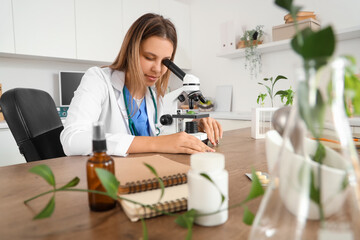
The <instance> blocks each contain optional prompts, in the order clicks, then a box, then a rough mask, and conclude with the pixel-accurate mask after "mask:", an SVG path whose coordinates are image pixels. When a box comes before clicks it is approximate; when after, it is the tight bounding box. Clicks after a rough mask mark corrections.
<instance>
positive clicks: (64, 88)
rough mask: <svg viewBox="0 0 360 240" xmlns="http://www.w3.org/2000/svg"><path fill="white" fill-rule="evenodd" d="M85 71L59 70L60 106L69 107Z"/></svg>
mask: <svg viewBox="0 0 360 240" xmlns="http://www.w3.org/2000/svg"><path fill="white" fill-rule="evenodd" d="M84 74H85V72H80V71H61V72H59V91H60V94H59V95H60V106H62V107H68V106H69V105H70V102H71V99H72V98H73V97H74V92H75V90H76V89H77V88H78V86H79V84H80V81H81V78H82V77H83V75H84Z"/></svg>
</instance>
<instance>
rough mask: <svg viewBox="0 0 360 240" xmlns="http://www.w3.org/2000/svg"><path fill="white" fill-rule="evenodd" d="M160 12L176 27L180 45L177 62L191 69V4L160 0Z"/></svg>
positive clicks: (176, 56)
mask: <svg viewBox="0 0 360 240" xmlns="http://www.w3.org/2000/svg"><path fill="white" fill-rule="evenodd" d="M159 6H160V14H162V15H163V16H164V17H166V18H169V19H170V20H171V21H172V22H173V23H174V25H175V27H176V32H177V36H178V46H177V51H176V55H175V63H176V64H177V65H178V66H179V67H181V68H182V69H191V44H190V41H191V34H190V33H191V32H190V25H191V24H190V21H191V19H190V5H189V4H188V3H184V2H180V1H175V0H172V1H169V0H160V4H159Z"/></svg>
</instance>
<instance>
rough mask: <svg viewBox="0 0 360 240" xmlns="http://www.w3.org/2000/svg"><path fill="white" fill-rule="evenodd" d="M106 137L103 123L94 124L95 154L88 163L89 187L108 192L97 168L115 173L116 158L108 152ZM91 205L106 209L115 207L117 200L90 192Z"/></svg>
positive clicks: (100, 209)
mask: <svg viewBox="0 0 360 240" xmlns="http://www.w3.org/2000/svg"><path fill="white" fill-rule="evenodd" d="M106 150H107V148H106V139H105V133H104V128H103V126H102V124H101V123H95V124H94V126H93V155H92V156H91V157H90V158H89V160H88V161H87V164H86V174H87V183H88V189H91V190H96V191H102V192H106V190H105V188H104V187H103V186H102V184H101V182H100V180H99V178H98V176H97V174H96V172H95V169H96V168H103V169H106V170H108V171H109V172H111V173H113V174H114V169H115V167H114V160H113V159H112V158H111V157H110V156H109V155H107V154H106ZM88 195H89V207H90V209H91V210H92V211H106V210H110V209H112V208H114V207H115V204H116V201H115V200H114V199H112V198H110V197H108V196H105V195H101V194H95V193H88Z"/></svg>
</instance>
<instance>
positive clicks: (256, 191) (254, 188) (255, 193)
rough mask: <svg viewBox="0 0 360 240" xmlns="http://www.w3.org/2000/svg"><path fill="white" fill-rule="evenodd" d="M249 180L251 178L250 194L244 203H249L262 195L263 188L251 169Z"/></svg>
mask: <svg viewBox="0 0 360 240" xmlns="http://www.w3.org/2000/svg"><path fill="white" fill-rule="evenodd" d="M251 178H252V182H251V189H250V193H249V195H248V196H247V198H246V200H245V201H250V200H252V199H255V198H257V197H259V196H262V195H263V194H264V192H265V191H264V188H263V187H262V186H261V183H260V180H259V178H258V177H257V175H256V173H255V170H254V169H252V171H251Z"/></svg>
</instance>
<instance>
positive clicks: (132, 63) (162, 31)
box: [60, 14, 223, 156]
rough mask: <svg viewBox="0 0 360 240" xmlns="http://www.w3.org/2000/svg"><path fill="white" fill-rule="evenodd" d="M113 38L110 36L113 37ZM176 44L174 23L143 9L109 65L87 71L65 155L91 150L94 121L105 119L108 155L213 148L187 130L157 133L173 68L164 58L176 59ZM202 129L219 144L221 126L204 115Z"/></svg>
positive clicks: (67, 127)
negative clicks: (166, 65) (170, 67)
mask: <svg viewBox="0 0 360 240" xmlns="http://www.w3.org/2000/svg"><path fill="white" fill-rule="evenodd" d="M109 37H111V36H109ZM176 47H177V36H176V30H175V27H174V25H173V24H172V23H171V22H170V21H169V20H168V19H164V18H163V17H162V16H160V15H156V14H145V15H143V16H141V17H140V18H139V19H137V20H136V21H135V22H134V23H133V25H132V26H131V27H130V29H129V31H128V32H127V34H126V36H125V38H124V42H123V44H122V47H121V49H120V52H119V54H118V56H117V58H116V60H115V61H114V63H113V64H111V65H110V66H108V67H103V68H99V67H92V68H90V69H89V70H88V71H87V72H86V73H85V75H84V76H83V78H82V80H81V83H80V85H79V87H78V89H77V90H76V91H75V93H74V98H73V99H72V101H71V104H70V107H69V110H68V116H67V118H66V121H65V124H64V130H63V131H62V132H61V135H60V140H61V143H62V145H63V148H64V152H65V154H66V155H88V154H90V153H91V151H92V147H91V146H92V145H91V142H92V123H94V122H97V121H101V122H103V123H104V130H105V133H106V140H107V148H108V151H107V152H108V154H110V155H119V156H126V154H127V153H139V152H163V153H164V152H165V153H187V154H192V153H196V152H205V151H210V152H213V151H214V150H213V149H212V148H210V147H209V146H207V145H205V144H204V143H203V142H202V141H200V140H199V139H197V138H196V137H194V136H192V135H189V134H187V133H185V132H179V133H175V134H171V135H161V136H157V134H158V131H157V130H158V126H157V125H158V124H157V123H158V122H159V118H160V116H161V115H162V105H163V104H162V98H163V96H164V94H165V91H166V89H167V86H168V80H169V76H170V71H169V70H168V69H167V68H166V67H165V66H164V65H163V64H162V63H161V62H162V60H164V59H170V60H173V59H174V56H175V52H176ZM199 130H201V131H205V132H206V133H207V135H208V139H209V140H210V142H211V143H212V144H213V145H216V144H217V143H218V141H219V139H220V138H221V137H222V133H223V131H222V128H221V125H220V124H219V123H218V122H217V121H216V120H214V119H212V118H202V119H201V120H200V122H199Z"/></svg>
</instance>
